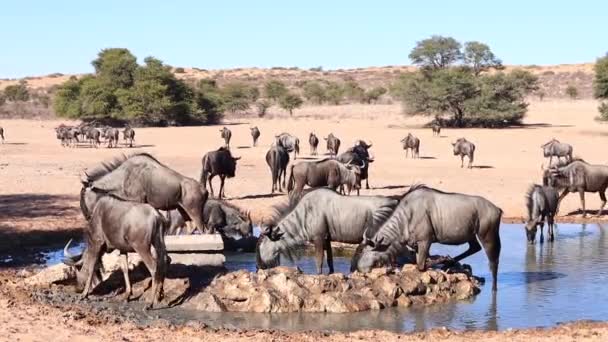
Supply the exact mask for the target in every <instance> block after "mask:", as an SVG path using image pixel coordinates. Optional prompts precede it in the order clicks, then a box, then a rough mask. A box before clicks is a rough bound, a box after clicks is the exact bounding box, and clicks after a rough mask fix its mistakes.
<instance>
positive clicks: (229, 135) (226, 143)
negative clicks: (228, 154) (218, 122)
mask: <svg viewBox="0 0 608 342" xmlns="http://www.w3.org/2000/svg"><path fill="white" fill-rule="evenodd" d="M220 133H221V134H220V135H221V137H222V139H224V146H225V147H226V148H230V139H231V138H232V132H231V131H230V130H229V129H228V128H226V127H224V128H222V129H220Z"/></svg>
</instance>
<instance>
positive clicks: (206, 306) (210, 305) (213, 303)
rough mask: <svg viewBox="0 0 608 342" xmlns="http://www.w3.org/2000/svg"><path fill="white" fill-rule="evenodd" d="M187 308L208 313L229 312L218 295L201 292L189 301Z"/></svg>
mask: <svg viewBox="0 0 608 342" xmlns="http://www.w3.org/2000/svg"><path fill="white" fill-rule="evenodd" d="M185 306H186V307H190V308H193V309H196V310H200V311H208V312H224V311H227V310H226V307H225V306H224V304H223V303H222V301H221V300H219V298H217V296H216V295H214V294H211V293H208V292H201V293H199V294H198V295H196V296H194V297H193V298H192V299H191V300H189V301H188V304H186V305H185Z"/></svg>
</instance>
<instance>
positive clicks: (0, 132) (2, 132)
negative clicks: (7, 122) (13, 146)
mask: <svg viewBox="0 0 608 342" xmlns="http://www.w3.org/2000/svg"><path fill="white" fill-rule="evenodd" d="M0 138H2V143H3V144H4V128H2V127H0Z"/></svg>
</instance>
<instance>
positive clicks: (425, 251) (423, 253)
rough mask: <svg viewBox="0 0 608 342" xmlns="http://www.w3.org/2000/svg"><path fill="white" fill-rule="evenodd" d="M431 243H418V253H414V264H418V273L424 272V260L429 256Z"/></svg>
mask: <svg viewBox="0 0 608 342" xmlns="http://www.w3.org/2000/svg"><path fill="white" fill-rule="evenodd" d="M430 248H431V243H430V242H429V241H418V252H417V253H416V263H417V264H418V271H420V272H424V271H426V258H427V257H428V256H429V249H430Z"/></svg>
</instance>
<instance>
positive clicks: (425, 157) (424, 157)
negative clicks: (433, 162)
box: [418, 156, 437, 159]
mask: <svg viewBox="0 0 608 342" xmlns="http://www.w3.org/2000/svg"><path fill="white" fill-rule="evenodd" d="M418 159H437V158H435V157H429V156H423V157H418Z"/></svg>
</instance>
